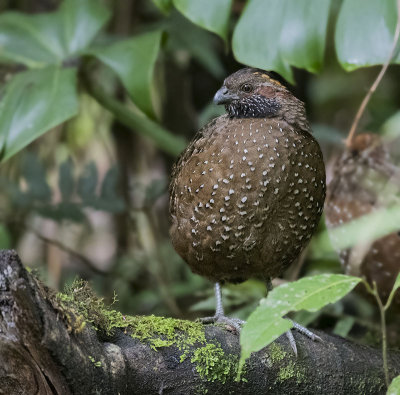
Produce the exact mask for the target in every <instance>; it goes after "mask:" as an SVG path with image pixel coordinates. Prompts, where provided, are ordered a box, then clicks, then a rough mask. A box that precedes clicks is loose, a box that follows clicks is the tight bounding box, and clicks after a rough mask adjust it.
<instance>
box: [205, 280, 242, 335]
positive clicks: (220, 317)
mask: <svg viewBox="0 0 400 395" xmlns="http://www.w3.org/2000/svg"><path fill="white" fill-rule="evenodd" d="M214 290H215V300H216V309H215V315H214V316H213V317H204V318H200V321H201V322H203V323H204V324H225V325H228V326H232V327H233V328H235V329H236V331H237V332H238V333H239V332H240V330H241V329H242V328H241V327H242V325H243V324H244V321H242V320H241V319H239V318H229V317H227V316H226V315H225V313H224V307H223V305H222V293H221V285H220V284H219V283H215V286H214Z"/></svg>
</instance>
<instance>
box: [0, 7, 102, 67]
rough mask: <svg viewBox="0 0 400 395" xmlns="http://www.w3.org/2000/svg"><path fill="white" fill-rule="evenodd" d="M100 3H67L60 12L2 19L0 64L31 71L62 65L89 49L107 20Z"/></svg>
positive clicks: (6, 15) (3, 17) (10, 15)
mask: <svg viewBox="0 0 400 395" xmlns="http://www.w3.org/2000/svg"><path fill="white" fill-rule="evenodd" d="M109 16H110V14H109V12H108V10H107V9H106V8H105V7H104V6H103V5H102V3H101V2H100V1H98V0H65V1H64V2H63V3H62V4H61V6H60V8H59V10H58V11H56V12H53V13H47V14H38V15H24V14H22V13H17V12H7V13H4V14H3V15H1V16H0V60H1V61H7V62H13V63H22V64H24V65H26V66H28V67H43V66H45V65H49V64H60V63H61V62H63V61H64V60H66V59H67V58H69V57H71V56H73V55H76V54H78V53H79V51H81V50H82V49H84V48H86V47H87V46H88V45H89V44H90V43H91V41H92V40H93V38H94V37H95V35H96V34H97V33H98V31H99V30H100V29H101V27H102V26H103V25H104V24H105V22H106V21H107V20H108V18H109Z"/></svg>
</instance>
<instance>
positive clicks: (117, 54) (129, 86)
mask: <svg viewBox="0 0 400 395" xmlns="http://www.w3.org/2000/svg"><path fill="white" fill-rule="evenodd" d="M161 37H162V32H161V31H154V32H151V33H146V34H142V35H140V36H135V37H133V38H129V39H127V40H121V41H118V42H116V43H114V44H111V45H108V46H105V47H102V48H96V49H93V50H90V51H88V53H89V54H91V55H93V56H96V57H97V58H98V59H99V60H101V61H102V62H103V63H104V64H106V65H107V66H108V67H110V68H111V69H112V70H113V71H114V72H115V73H116V74H117V75H118V77H119V78H120V79H121V81H122V84H123V85H124V87H125V88H126V90H127V91H128V93H129V95H130V97H131V99H132V100H133V102H134V103H135V104H136V105H137V106H138V107H139V108H140V109H141V110H142V111H143V112H145V113H146V114H148V115H154V111H153V104H152V99H151V87H152V83H153V73H154V65H155V62H156V60H157V56H158V52H159V49H160V43H161Z"/></svg>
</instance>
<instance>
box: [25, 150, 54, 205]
mask: <svg viewBox="0 0 400 395" xmlns="http://www.w3.org/2000/svg"><path fill="white" fill-rule="evenodd" d="M22 175H23V176H24V178H25V181H26V183H27V184H28V190H27V192H26V195H27V196H29V200H30V203H31V204H32V200H38V201H40V202H47V201H49V200H50V199H51V189H50V187H49V185H48V184H47V181H46V172H45V169H44V167H43V166H42V164H41V163H40V162H39V160H38V158H37V157H36V156H35V155H33V154H31V153H28V154H27V155H26V156H25V157H24V160H23V162H22Z"/></svg>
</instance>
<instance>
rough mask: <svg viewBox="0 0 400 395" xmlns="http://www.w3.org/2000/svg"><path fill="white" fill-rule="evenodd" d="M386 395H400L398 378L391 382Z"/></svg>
mask: <svg viewBox="0 0 400 395" xmlns="http://www.w3.org/2000/svg"><path fill="white" fill-rule="evenodd" d="M386 395H400V376H397V377H395V378H394V379H393V380H392V382H391V384H390V385H389V388H388V390H387V393H386Z"/></svg>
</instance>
